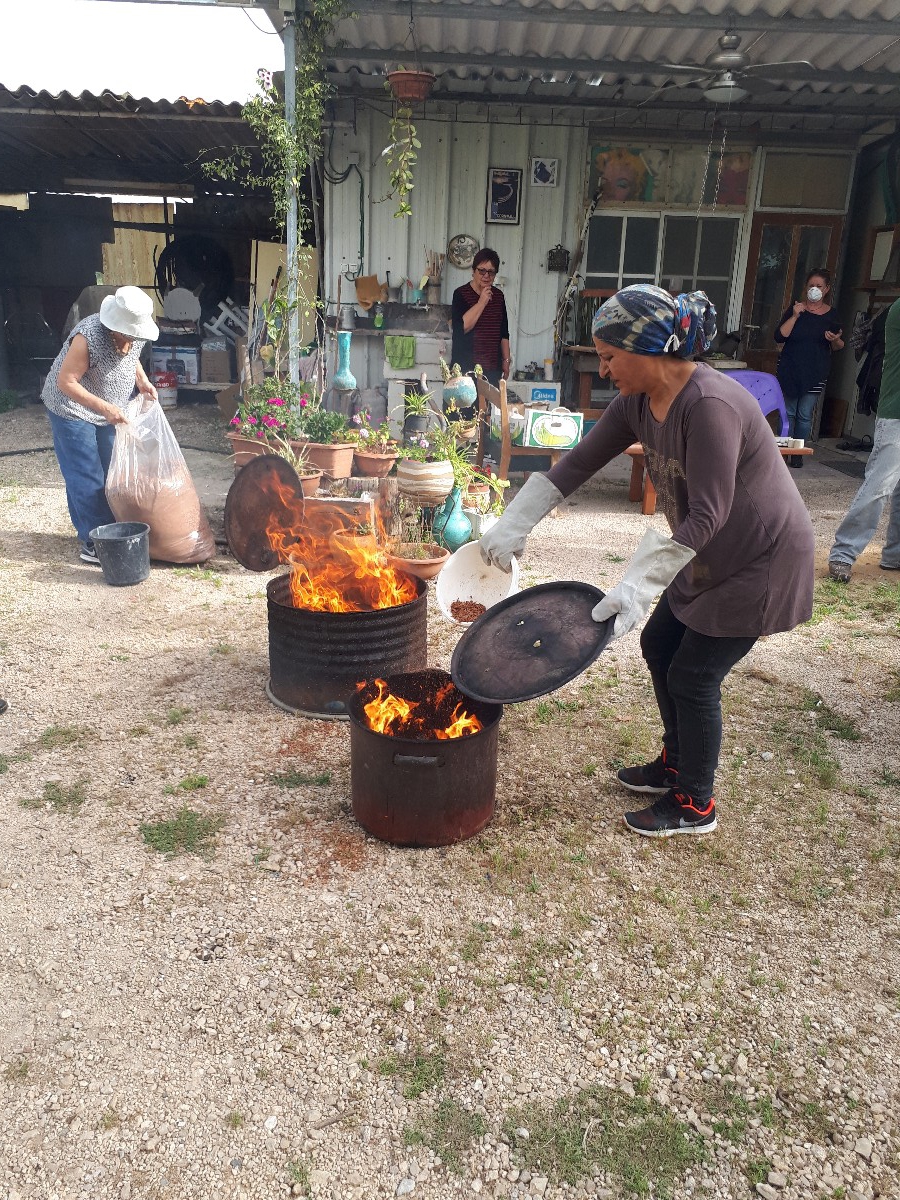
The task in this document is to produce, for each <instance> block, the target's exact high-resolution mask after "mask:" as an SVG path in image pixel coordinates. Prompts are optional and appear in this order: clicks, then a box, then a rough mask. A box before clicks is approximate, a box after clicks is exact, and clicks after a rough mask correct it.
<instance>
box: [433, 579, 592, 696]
mask: <svg viewBox="0 0 900 1200" xmlns="http://www.w3.org/2000/svg"><path fill="white" fill-rule="evenodd" d="M603 595H604V593H603V592H601V591H600V589H599V588H596V587H593V586H592V585H591V584H589V583H579V582H578V581H562V582H559V583H539V584H538V585H537V586H536V587H531V588H526V589H525V590H524V591H522V592H518V593H516V595H514V596H508V597H507V598H506V599H505V600H501V601H500V602H499V603H498V604H494V605H492V606H491V607H490V608H489V609H488V610H487V612H485V613H484V614H483V615H482V616H480V617H478V619H477V620H475V621H473V622H472V624H471V625H470V626H469V628H468V629H467V630H466V632H465V633H464V634H463V635H462V637H461V638H460V639H459V641H458V642H457V644H456V648H455V650H454V651H453V657H452V659H451V662H450V675H451V676H452V678H453V682H454V683H455V684H456V686H457V687H458V688H459V690H460V691H461V692H465V694H466V695H467V696H471V697H472V699H473V700H484V701H487V702H488V703H490V704H518V703H520V702H521V701H523V700H533V699H534V698H535V697H536V696H544V695H546V694H547V692H552V691H555V690H556V688H558V687H562V685H563V684H564V683H568V682H569V680H570V679H574V678H575V676H576V675H580V674H581V672H582V671H584V670H586V669H587V667H589V666H590V665H591V663H592V662H594V660H595V659H596V658H597V657H598V656H599V654H600V653H601V652H602V651H603V650H604V649H605V648H606V646H608V645H609V642H610V640H611V639H612V633H613V626H614V624H615V618H614V617H611V618H610V619H609V620H608V621H604V622H603V623H602V624H598V622H596V621H594V619H593V618H592V617H591V610H592V609H593V608H594V605H595V604H597V603H598V602H599V601H600V600H602V599H603Z"/></svg>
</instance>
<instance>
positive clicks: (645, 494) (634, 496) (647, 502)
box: [625, 442, 813, 517]
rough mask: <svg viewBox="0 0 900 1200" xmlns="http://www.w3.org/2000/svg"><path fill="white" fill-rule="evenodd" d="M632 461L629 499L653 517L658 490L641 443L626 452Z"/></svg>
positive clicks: (787, 450) (784, 453)
mask: <svg viewBox="0 0 900 1200" xmlns="http://www.w3.org/2000/svg"><path fill="white" fill-rule="evenodd" d="M778 451H779V453H780V454H781V457H782V458H787V457H789V456H790V455H793V454H797V455H807V454H812V453H813V451H812V449H811V447H809V446H804V447H803V448H802V449H801V450H795V449H794V448H793V447H791V446H779V447H778ZM625 453H626V454H627V455H628V457H629V458H630V459H631V479H630V480H629V483H628V499H629V500H631V501H632V503H634V504H638V503H639V504H640V506H641V512H642V513H643V514H644V516H645V517H652V516H653V514H654V513H655V512H656V488H655V487H654V486H653V484H652V482H651V481H650V472H649V471H648V470H647V469H646V468H647V464H646V462H645V460H644V447H643V446H642V445H641V443H640V442H635V443H634V445H632V446H629V447H628V449H627V450H626V451H625Z"/></svg>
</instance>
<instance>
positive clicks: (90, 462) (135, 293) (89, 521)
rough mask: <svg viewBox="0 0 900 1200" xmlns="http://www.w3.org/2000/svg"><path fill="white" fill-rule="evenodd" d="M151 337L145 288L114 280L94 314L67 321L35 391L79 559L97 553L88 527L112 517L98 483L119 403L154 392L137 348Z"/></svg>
mask: <svg viewBox="0 0 900 1200" xmlns="http://www.w3.org/2000/svg"><path fill="white" fill-rule="evenodd" d="M158 337H159V329H158V328H157V326H156V322H155V321H154V320H153V301H152V300H151V299H150V297H149V296H148V295H147V293H146V292H142V291H141V289H140V288H138V287H120V288H119V290H118V291H117V292H116V294H115V295H114V296H107V297H106V299H105V300H104V301H103V303H102V305H101V306H100V313H99V315H95V316H90V317H85V319H84V320H83V321H79V322H78V324H77V325H76V326H75V327H74V329H73V330H72V332H71V333H70V334H69V336H68V337H67V338H66V340H65V342H64V343H63V347H62V349H61V350H60V352H59V354H58V355H57V356H56V360H55V362H54V363H53V366H52V367H51V368H50V373H49V374H48V376H47V380H46V382H45V384H44V388H43V391H42V392H41V399H42V400H43V402H44V404H45V405H46V406H47V411H48V413H49V414H50V427H51V429H52V431H53V447H54V449H55V450H56V457H57V460H58V462H59V469H60V471H61V472H62V476H63V479H64V480H65V483H66V499H67V501H68V504H69V516H70V517H71V518H72V524H73V525H74V526H75V529H76V531H77V533H78V537H79V539H80V540H81V558H82V559H83V560H84V561H85V562H89V563H97V562H98V561H99V560H98V558H97V555H96V552H95V551H94V546H93V543H92V542H91V540H90V531H91V530H92V529H96V528H97V526H99V525H108V524H110V523H111V522H112V521H114V520H115V517H114V516H113V514H112V511H111V510H110V507H109V504H108V503H107V500H106V490H105V488H106V475H107V472H108V471H109V463H110V458H111V457H112V448H113V442H114V440H115V427H116V425H118V424H120V423H122V422H124V421H126V417H125V414H124V412H123V411H122V409H123V406H124V405H125V404H126V403H127V402H128V401H129V400H130V399H131V398H132V396H134V394H135V392H139V393H140V394H141V395H144V396H147V397H148V398H149V399H151V400H156V399H157V395H156V388H155V387H154V386H153V384H152V383H151V382H150V380H149V379H148V378H147V375H146V373H145V372H144V368H143V367H142V366H141V363H140V356H141V351H142V350H143V348H144V346H145V344H146V343H147V342H153V341H156V339H157V338H158Z"/></svg>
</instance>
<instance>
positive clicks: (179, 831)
mask: <svg viewBox="0 0 900 1200" xmlns="http://www.w3.org/2000/svg"><path fill="white" fill-rule="evenodd" d="M224 824H225V818H224V817H204V816H203V815H202V814H201V813H198V812H194V810H193V809H190V808H183V809H182V810H181V812H180V813H178V815H177V816H175V817H170V818H169V819H168V820H160V821H154V822H152V823H150V824H146V825H142V826H141V836H142V837H143V839H144V841H145V842H146V843H147V845H148V846H149V847H150V849H151V850H156V851H157V852H158V853H159V854H165V855H166V856H167V857H168V858H175V857H176V856H177V855H179V854H199V855H201V856H202V857H207V856H208V855H210V854H211V853H212V851H213V850H214V848H215V844H214V839H215V836H216V834H217V833H218V832H219V830H220V829H221V828H222V826H223V825H224Z"/></svg>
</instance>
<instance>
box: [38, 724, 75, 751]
mask: <svg viewBox="0 0 900 1200" xmlns="http://www.w3.org/2000/svg"><path fill="white" fill-rule="evenodd" d="M84 735H85V730H83V729H79V728H78V726H77V725H50V726H49V727H48V728H47V729H45V730H44V732H43V733H42V734H40V735H39V737H38V744H39V745H40V746H41V747H42V748H43V749H44V750H59V749H61V748H62V747H63V746H77V745H78V743H79V742H81V741H82V740H83V738H84Z"/></svg>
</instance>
